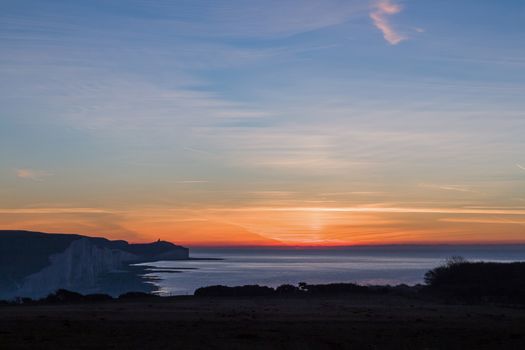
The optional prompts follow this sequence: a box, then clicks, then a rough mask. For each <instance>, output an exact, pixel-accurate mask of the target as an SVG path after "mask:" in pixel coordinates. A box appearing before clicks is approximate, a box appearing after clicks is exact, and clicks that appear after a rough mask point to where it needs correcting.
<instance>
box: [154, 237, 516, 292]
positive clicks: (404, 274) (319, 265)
mask: <svg viewBox="0 0 525 350" xmlns="http://www.w3.org/2000/svg"><path fill="white" fill-rule="evenodd" d="M190 255H191V257H192V258H199V259H205V258H211V259H222V260H188V261H158V262H155V263H148V264H147V265H148V266H151V269H150V273H148V275H147V276H148V277H155V278H157V279H159V280H158V281H155V282H153V283H154V284H156V285H157V287H158V288H159V290H160V294H162V295H185V294H193V292H194V291H195V289H197V288H199V287H202V286H210V285H218V284H221V285H227V286H237V285H245V284H260V285H266V286H272V287H276V286H278V285H281V284H285V283H290V284H297V283H299V282H307V283H314V284H315V283H333V282H354V283H359V284H391V285H395V284H400V283H405V284H409V285H413V284H417V283H423V276H424V274H425V272H426V271H428V270H429V269H432V268H434V267H436V266H438V265H440V264H442V263H443V262H444V261H445V260H446V259H447V258H449V257H451V256H463V257H465V258H466V259H468V260H472V261H479V260H483V261H525V246H523V245H514V246H510V245H506V246H439V247H421V246H410V247H407V246H405V247H354V248H346V249H325V250H295V249H288V250H275V249H191V253H190Z"/></svg>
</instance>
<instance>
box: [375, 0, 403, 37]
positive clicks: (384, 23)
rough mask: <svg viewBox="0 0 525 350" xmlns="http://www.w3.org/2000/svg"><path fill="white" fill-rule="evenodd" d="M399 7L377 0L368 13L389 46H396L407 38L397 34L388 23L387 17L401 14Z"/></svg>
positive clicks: (386, 1)
mask: <svg viewBox="0 0 525 350" xmlns="http://www.w3.org/2000/svg"><path fill="white" fill-rule="evenodd" d="M401 10H402V7H401V5H398V4H394V3H393V2H392V1H391V0H379V1H378V2H377V3H376V4H375V7H374V10H373V11H372V12H371V13H370V18H371V19H372V21H373V22H374V25H375V26H376V28H377V29H379V30H380V31H381V32H382V33H383V37H384V38H385V40H386V41H388V43H390V44H391V45H397V44H399V43H400V42H402V41H403V40H406V39H407V37H406V36H404V35H402V34H400V33H398V32H397V31H396V30H395V29H394V28H393V27H392V25H391V24H390V22H389V21H388V16H393V15H395V14H397V13H399V12H401Z"/></svg>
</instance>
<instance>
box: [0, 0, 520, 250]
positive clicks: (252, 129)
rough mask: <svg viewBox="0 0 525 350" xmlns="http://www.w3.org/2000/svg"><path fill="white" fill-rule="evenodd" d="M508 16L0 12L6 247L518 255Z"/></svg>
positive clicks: (373, 6) (392, 9)
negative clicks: (485, 246)
mask: <svg viewBox="0 0 525 350" xmlns="http://www.w3.org/2000/svg"><path fill="white" fill-rule="evenodd" d="M524 42H525V2H523V1H522V0H501V1H479V0H459V1H458V0H441V1H435V0H405V1H402V0H279V1H273V0H265V1H244V0H224V1H212V0H171V1H169V0H150V1H145V0H112V1H107V0H90V1H80V0H67V1H66V0H2V1H1V2H0V81H1V84H0V229H28V230H39V231H45V232H74V233H81V234H88V235H93V236H105V237H108V238H112V239H126V240H129V241H132V242H147V241H151V240H156V239H158V238H160V239H163V240H168V241H172V242H176V243H181V244H186V245H189V246H198V245H312V246H318V245H328V246H330V245H356V244H404V243H429V244H430V243H512V242H525V152H524V151H525V136H524V132H525V98H524V97H525V45H523V43H524Z"/></svg>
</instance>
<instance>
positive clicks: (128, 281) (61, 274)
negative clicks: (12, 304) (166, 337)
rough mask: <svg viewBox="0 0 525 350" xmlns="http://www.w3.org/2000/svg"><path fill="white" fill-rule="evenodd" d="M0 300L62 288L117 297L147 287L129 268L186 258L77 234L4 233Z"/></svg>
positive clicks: (157, 246)
mask: <svg viewBox="0 0 525 350" xmlns="http://www.w3.org/2000/svg"><path fill="white" fill-rule="evenodd" d="M0 255H1V259H0V298H13V297H31V298H39V297H43V296H45V295H47V294H49V293H51V292H53V291H55V290H57V289H59V288H65V289H69V290H73V291H77V292H81V293H109V294H119V293H123V292H126V291H131V290H137V289H140V288H141V287H142V288H144V286H141V284H143V281H142V280H141V279H140V276H137V271H136V269H134V268H133V267H132V266H130V264H133V263H140V262H147V261H157V260H181V259H188V257H189V251H188V249H187V248H184V247H180V246H176V245H174V244H171V243H168V242H160V241H159V242H155V243H151V244H128V243H127V242H125V241H109V240H106V239H103V238H91V237H85V236H79V235H51V234H44V233H34V232H24V231H18V232H13V231H0Z"/></svg>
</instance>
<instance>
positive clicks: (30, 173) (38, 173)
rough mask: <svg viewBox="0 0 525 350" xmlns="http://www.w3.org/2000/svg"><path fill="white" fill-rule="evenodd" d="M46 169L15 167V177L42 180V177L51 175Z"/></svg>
mask: <svg viewBox="0 0 525 350" xmlns="http://www.w3.org/2000/svg"><path fill="white" fill-rule="evenodd" d="M51 175H53V174H51V173H50V172H48V171H44V170H34V169H28V168H20V169H16V177H17V178H19V179H24V180H33V181H42V180H43V179H44V178H46V177H48V176H51Z"/></svg>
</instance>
